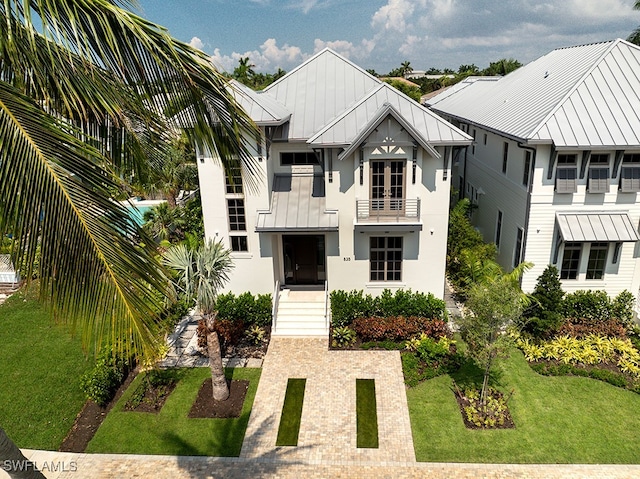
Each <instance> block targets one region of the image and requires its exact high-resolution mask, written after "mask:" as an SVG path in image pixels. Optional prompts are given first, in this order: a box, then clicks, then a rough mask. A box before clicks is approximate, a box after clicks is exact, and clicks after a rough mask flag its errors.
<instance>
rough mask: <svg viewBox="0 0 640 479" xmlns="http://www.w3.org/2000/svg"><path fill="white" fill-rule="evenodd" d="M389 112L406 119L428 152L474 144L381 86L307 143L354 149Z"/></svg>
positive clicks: (406, 99) (429, 113)
mask: <svg viewBox="0 0 640 479" xmlns="http://www.w3.org/2000/svg"><path fill="white" fill-rule="evenodd" d="M389 108H392V109H393V112H395V113H396V114H397V115H399V116H400V117H402V119H404V122H406V126H408V127H410V129H411V135H412V136H414V137H416V138H415V139H416V140H418V141H420V140H422V141H421V143H422V146H423V147H424V148H425V149H427V150H432V149H433V148H431V147H430V146H429V145H441V144H447V145H451V144H454V143H457V144H461V145H468V144H470V143H471V141H472V138H471V137H470V136H468V135H466V134H465V133H464V132H462V131H460V130H458V129H457V128H453V127H452V125H451V124H449V123H448V122H446V121H444V120H443V119H442V118H440V117H439V116H437V115H436V114H434V113H433V112H431V111H429V110H428V109H427V108H425V107H423V106H422V105H420V104H418V103H417V102H415V101H414V100H412V99H410V98H408V97H406V96H405V95H402V94H400V93H399V92H398V91H397V90H396V89H395V88H393V87H392V86H390V85H388V84H386V83H382V84H380V85H379V86H378V88H376V89H375V90H373V91H372V92H371V93H369V94H368V95H367V96H365V97H364V98H362V100H361V101H359V102H358V103H356V104H355V105H353V106H352V107H351V108H349V109H348V110H346V111H345V112H343V114H342V115H340V116H339V117H338V118H336V119H335V120H334V121H332V122H331V123H329V124H328V125H327V126H326V127H325V128H323V129H322V130H320V131H319V132H318V133H317V134H316V135H314V136H313V137H312V138H310V139H309V140H308V141H307V143H310V144H313V145H342V146H344V145H351V146H352V147H353V146H354V145H353V143H354V140H356V138H358V137H359V136H360V135H361V133H362V132H363V130H364V129H365V128H366V127H367V126H368V125H370V123H371V122H372V121H382V120H384V118H380V112H382V111H383V110H388V109H389ZM397 115H396V116H397ZM385 116H386V115H385ZM356 146H357V145H356Z"/></svg>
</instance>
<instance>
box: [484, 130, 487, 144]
mask: <svg viewBox="0 0 640 479" xmlns="http://www.w3.org/2000/svg"><path fill="white" fill-rule="evenodd" d="M483 142H484V144H485V146H486V144H487V134H486V133H485V134H484V140H483Z"/></svg>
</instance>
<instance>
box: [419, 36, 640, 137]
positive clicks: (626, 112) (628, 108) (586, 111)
mask: <svg viewBox="0 0 640 479" xmlns="http://www.w3.org/2000/svg"><path fill="white" fill-rule="evenodd" d="M639 70H640V48H638V47H636V46H634V45H631V44H629V43H628V42H625V41H624V40H615V41H612V42H603V43H596V44H590V45H581V46H576V47H569V48H562V49H558V50H554V51H552V52H550V53H548V54H547V55H544V56H543V57H541V58H539V59H537V60H535V61H533V62H531V63H529V64H528V65H526V66H524V67H521V68H519V69H518V70H515V71H514V72H512V73H510V74H509V75H507V76H505V77H504V78H502V79H500V80H498V81H497V82H475V83H472V84H470V85H467V86H465V87H464V88H460V89H458V90H457V91H455V92H453V93H449V92H445V94H444V95H443V96H439V95H438V96H436V97H433V98H432V99H431V100H430V105H431V106H432V108H433V109H435V110H437V111H441V112H443V113H445V114H450V115H453V116H456V117H458V118H466V119H468V120H469V121H471V122H473V123H477V124H479V125H484V126H486V127H488V128H490V129H493V130H497V131H501V132H504V133H506V134H508V135H511V136H514V137H517V138H522V139H525V140H532V141H534V142H551V141H553V142H554V143H555V144H556V146H558V147H571V146H592V147H605V146H612V147H615V146H623V145H627V144H638V143H639V141H638V136H637V134H636V133H635V132H638V131H640V119H639V118H638V113H637V112H638V111H640V100H639V98H638V92H639V91H640V79H639V76H638V71H639Z"/></svg>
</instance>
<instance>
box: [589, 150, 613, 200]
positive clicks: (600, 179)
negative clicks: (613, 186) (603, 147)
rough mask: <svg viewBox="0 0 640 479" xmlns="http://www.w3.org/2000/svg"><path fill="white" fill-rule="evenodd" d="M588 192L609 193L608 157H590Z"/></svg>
mask: <svg viewBox="0 0 640 479" xmlns="http://www.w3.org/2000/svg"><path fill="white" fill-rule="evenodd" d="M588 191H589V193H607V192H608V191H609V155H591V158H590V159H589V185H588Z"/></svg>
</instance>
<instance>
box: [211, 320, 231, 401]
mask: <svg viewBox="0 0 640 479" xmlns="http://www.w3.org/2000/svg"><path fill="white" fill-rule="evenodd" d="M215 320H216V315H215V314H214V315H213V316H207V318H206V322H207V351H208V353H209V367H210V368H211V384H212V386H213V399H215V400H216V401H225V400H226V399H227V398H228V397H229V386H228V385H227V378H226V377H225V376H224V368H223V367H222V352H221V351H220V339H219V338H218V333H216V331H215V330H214V329H213V325H214V323H215Z"/></svg>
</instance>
